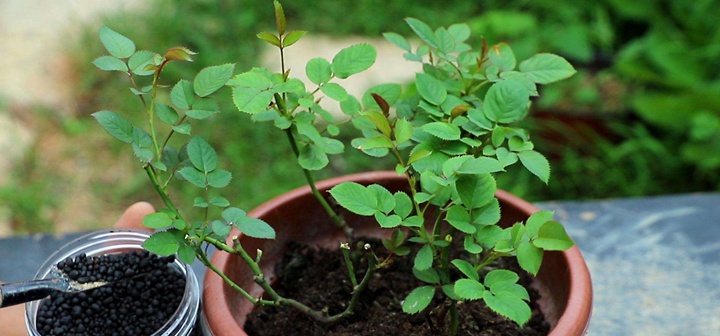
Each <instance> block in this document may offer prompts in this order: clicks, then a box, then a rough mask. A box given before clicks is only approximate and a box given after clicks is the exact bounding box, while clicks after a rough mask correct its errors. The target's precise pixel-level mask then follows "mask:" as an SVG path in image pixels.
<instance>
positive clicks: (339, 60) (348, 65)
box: [331, 44, 377, 79]
mask: <svg viewBox="0 0 720 336" xmlns="http://www.w3.org/2000/svg"><path fill="white" fill-rule="evenodd" d="M376 56H377V52H376V51H375V48H374V47H373V46H371V45H369V44H356V45H352V46H350V47H347V48H344V49H342V50H340V52H338V53H337V55H335V57H334V58H333V60H332V65H331V68H332V71H333V73H334V74H335V77H338V78H342V79H345V78H348V77H350V76H352V75H354V74H356V73H359V72H362V71H365V70H367V69H368V68H370V67H371V66H372V65H373V64H374V63H375V57H376Z"/></svg>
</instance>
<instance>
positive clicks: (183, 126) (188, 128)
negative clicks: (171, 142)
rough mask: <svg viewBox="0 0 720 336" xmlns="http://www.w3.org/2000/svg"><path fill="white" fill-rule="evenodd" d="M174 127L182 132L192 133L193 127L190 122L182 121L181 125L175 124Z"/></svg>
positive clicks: (176, 130)
mask: <svg viewBox="0 0 720 336" xmlns="http://www.w3.org/2000/svg"><path fill="white" fill-rule="evenodd" d="M172 129H173V130H174V131H175V132H178V133H180V134H186V135H190V131H191V129H192V128H191V126H190V124H189V123H182V124H180V125H176V126H173V127H172Z"/></svg>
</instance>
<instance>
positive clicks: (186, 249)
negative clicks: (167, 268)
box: [177, 244, 195, 264]
mask: <svg viewBox="0 0 720 336" xmlns="http://www.w3.org/2000/svg"><path fill="white" fill-rule="evenodd" d="M177 256H178V259H180V261H182V262H184V263H186V264H192V263H193V261H195V249H194V248H193V247H192V246H190V245H185V244H183V245H180V247H179V248H178V251H177Z"/></svg>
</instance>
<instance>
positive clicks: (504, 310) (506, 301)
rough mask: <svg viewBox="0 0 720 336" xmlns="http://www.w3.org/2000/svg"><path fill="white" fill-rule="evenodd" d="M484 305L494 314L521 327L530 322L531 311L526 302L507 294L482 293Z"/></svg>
mask: <svg viewBox="0 0 720 336" xmlns="http://www.w3.org/2000/svg"><path fill="white" fill-rule="evenodd" d="M483 300H484V301H485V304H487V306H488V307H489V308H490V309H492V310H493V311H494V312H496V313H498V314H500V315H502V316H505V317H507V318H509V319H511V320H512V321H513V322H515V323H517V324H518V325H520V326H522V325H524V324H525V323H527V321H529V320H530V317H531V316H532V311H531V310H530V306H528V304H527V302H525V301H523V300H521V299H518V298H517V297H515V296H512V295H507V294H499V295H498V294H494V293H491V292H490V291H485V293H483Z"/></svg>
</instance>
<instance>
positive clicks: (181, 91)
mask: <svg viewBox="0 0 720 336" xmlns="http://www.w3.org/2000/svg"><path fill="white" fill-rule="evenodd" d="M195 99H196V96H195V91H194V90H193V84H192V83H191V82H190V81H188V80H185V79H183V80H180V81H179V82H177V84H175V86H173V88H172V90H171V91H170V101H171V102H172V103H173V105H175V106H176V107H177V108H180V109H183V110H187V109H189V108H190V106H192V104H193V103H195Z"/></svg>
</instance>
